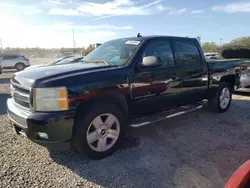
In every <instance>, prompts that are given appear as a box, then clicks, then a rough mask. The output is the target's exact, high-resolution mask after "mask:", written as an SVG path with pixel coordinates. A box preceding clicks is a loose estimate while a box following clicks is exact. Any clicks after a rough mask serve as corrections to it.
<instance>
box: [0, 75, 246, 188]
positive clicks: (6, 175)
mask: <svg viewBox="0 0 250 188" xmlns="http://www.w3.org/2000/svg"><path fill="white" fill-rule="evenodd" d="M11 74H12V73H9V74H4V75H2V76H1V77H0V103H1V104H2V105H1V106H0V114H1V115H0V124H1V127H0V169H1V170H0V187H4V188H6V187H11V188H12V187H25V188H26V187H53V188H54V187H86V188H89V187H115V188H116V187H157V188H160V187H167V188H174V187H176V188H190V187H202V188H203V187H204V188H212V187H223V185H224V184H225V182H226V181H227V180H228V178H229V177H230V176H231V175H232V173H233V172H234V171H235V170H236V169H237V168H238V167H239V165H240V164H242V163H243V162H245V161H246V160H248V159H250V156H249V151H250V122H249V120H250V115H249V114H250V94H249V95H247V94H244V95H242V94H237V95H234V96H233V99H234V100H233V102H232V106H231V108H230V110H229V111H228V112H226V113H224V114H214V113H212V112H210V111H209V109H208V108H207V107H204V108H203V109H201V110H199V111H196V112H193V113H190V114H186V115H183V116H179V117H176V118H173V119H170V120H166V121H163V122H160V123H158V124H155V125H151V126H147V127H142V128H138V129H133V130H132V131H131V133H130V134H129V137H128V138H127V139H126V140H125V142H124V144H123V147H122V148H121V149H120V150H119V151H118V152H116V153H115V154H114V155H113V156H111V157H108V158H106V159H103V160H99V161H93V160H89V159H80V158H79V157H78V155H76V154H75V153H74V152H64V153H49V152H48V151H47V150H46V149H45V148H43V147H41V146H38V145H36V144H34V143H32V142H30V141H29V140H27V139H25V138H23V137H21V136H16V135H15V134H14V133H13V131H12V128H11V127H10V125H9V122H8V119H7V116H6V107H5V101H6V98H7V97H8V95H7V94H8V77H9V76H10V75H11Z"/></svg>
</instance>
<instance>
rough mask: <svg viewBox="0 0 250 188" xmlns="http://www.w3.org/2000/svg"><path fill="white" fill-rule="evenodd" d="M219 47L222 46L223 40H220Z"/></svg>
mask: <svg viewBox="0 0 250 188" xmlns="http://www.w3.org/2000/svg"><path fill="white" fill-rule="evenodd" d="M220 45H221V46H222V45H223V38H220Z"/></svg>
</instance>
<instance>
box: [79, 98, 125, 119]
mask: <svg viewBox="0 0 250 188" xmlns="http://www.w3.org/2000/svg"><path fill="white" fill-rule="evenodd" d="M98 103H106V104H113V105H115V106H117V107H118V108H119V109H121V111H122V113H123V114H124V115H125V118H126V119H127V118H128V117H129V106H128V101H127V99H126V97H125V96H124V95H121V94H109V95H103V96H98V97H95V98H92V99H89V100H87V101H82V102H80V104H79V105H78V106H77V108H76V115H75V120H77V117H81V116H82V115H83V114H84V113H85V112H86V111H87V110H88V109H89V108H91V106H93V105H95V104H98Z"/></svg>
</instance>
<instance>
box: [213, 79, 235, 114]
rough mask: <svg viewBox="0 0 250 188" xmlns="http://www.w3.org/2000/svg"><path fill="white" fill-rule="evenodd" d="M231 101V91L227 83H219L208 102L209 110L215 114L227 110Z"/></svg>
mask: <svg viewBox="0 0 250 188" xmlns="http://www.w3.org/2000/svg"><path fill="white" fill-rule="evenodd" d="M231 100H232V89H231V87H230V85H229V84H228V83H220V85H219V88H218V90H217V92H216V93H215V95H214V96H213V97H211V98H210V99H209V100H208V103H209V106H210V108H211V109H212V110H213V111H214V112H217V113H223V112H226V111H227V110H228V108H229V107H230V104H231Z"/></svg>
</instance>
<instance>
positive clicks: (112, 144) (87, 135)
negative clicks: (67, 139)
mask: <svg viewBox="0 0 250 188" xmlns="http://www.w3.org/2000/svg"><path fill="white" fill-rule="evenodd" d="M79 114H80V113H79ZM80 116H81V117H79V116H78V117H76V124H75V128H74V131H73V139H72V144H73V147H74V148H75V149H76V150H77V151H78V152H79V153H80V154H82V155H85V156H88V157H90V158H94V159H100V158H104V157H107V156H109V155H111V154H112V153H114V152H115V151H116V150H117V148H118V146H119V144H120V142H121V141H122V139H123V136H124V133H125V126H126V125H125V119H124V116H123V115H122V113H121V111H120V110H119V109H118V108H117V107H116V106H114V105H110V104H99V105H94V106H93V107H92V108H90V109H89V110H88V112H87V113H84V115H83V114H81V115H80Z"/></svg>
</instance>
